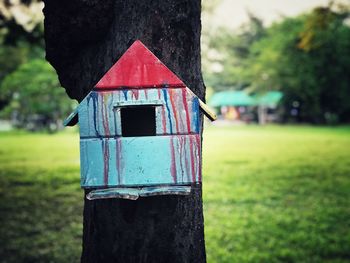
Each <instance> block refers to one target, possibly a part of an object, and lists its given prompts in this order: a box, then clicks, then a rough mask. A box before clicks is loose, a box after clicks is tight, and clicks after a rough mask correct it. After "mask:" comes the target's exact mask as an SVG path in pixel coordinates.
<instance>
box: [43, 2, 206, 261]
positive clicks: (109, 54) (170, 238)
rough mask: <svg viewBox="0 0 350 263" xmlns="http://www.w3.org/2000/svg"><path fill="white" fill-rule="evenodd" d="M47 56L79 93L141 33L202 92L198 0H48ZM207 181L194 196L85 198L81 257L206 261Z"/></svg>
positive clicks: (68, 88)
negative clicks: (204, 195) (204, 203)
mask: <svg viewBox="0 0 350 263" xmlns="http://www.w3.org/2000/svg"><path fill="white" fill-rule="evenodd" d="M44 2H45V8H44V14H45V41H46V52H47V53H46V58H47V60H48V61H49V62H50V63H51V64H52V65H53V66H54V68H55V69H56V70H57V73H58V76H59V79H60V82H61V84H62V86H63V87H64V88H65V89H66V91H67V93H68V95H69V96H70V97H71V98H73V99H77V100H78V101H81V100H82V99H83V98H84V97H85V96H86V94H87V93H88V92H89V91H90V90H91V89H92V88H93V87H94V85H95V84H96V83H97V81H98V80H99V79H100V78H101V77H102V76H103V75H104V73H105V72H106V71H107V70H108V69H109V68H110V67H111V66H112V65H113V64H114V63H115V62H116V61H117V60H118V59H119V57H120V56H121V55H122V54H123V53H124V52H125V50H126V49H127V48H128V47H129V46H130V45H131V44H132V43H133V42H134V41H135V40H136V39H140V40H141V41H142V42H143V43H144V44H145V45H146V46H147V47H148V48H149V49H150V50H151V51H152V52H153V53H154V54H155V55H156V56H157V57H158V58H159V59H160V60H161V61H162V62H163V63H164V64H165V65H166V66H168V67H169V68H170V69H171V70H172V71H173V72H174V73H175V74H176V75H178V76H179V77H180V78H181V79H182V80H183V81H184V83H185V84H186V85H187V86H188V87H189V88H190V89H192V91H194V93H196V94H197V95H198V96H199V98H201V99H203V98H204V93H205V88H204V85H203V80H202V75H201V64H200V31H201V24H200V12H201V4H200V0H188V1H179V0H163V1H162V0H158V1H148V0H128V1H123V0H104V1H98V0H60V1H53V0H44ZM203 227H204V226H203V209H202V187H201V185H196V186H193V189H192V192H191V194H190V195H189V196H156V197H145V198H140V199H138V200H137V201H128V200H120V199H109V200H95V201H88V200H86V199H85V205H84V230H83V252H82V256H81V262H94V263H96V262H205V261H206V257H205V246H204V231H203Z"/></svg>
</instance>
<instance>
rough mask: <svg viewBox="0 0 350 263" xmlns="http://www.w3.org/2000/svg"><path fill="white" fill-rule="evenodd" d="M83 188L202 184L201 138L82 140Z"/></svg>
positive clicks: (165, 137)
mask: <svg viewBox="0 0 350 263" xmlns="http://www.w3.org/2000/svg"><path fill="white" fill-rule="evenodd" d="M80 145H81V148H80V152H81V185H82V187H106V186H110V187H112V186H151V185H162V184H167V185H169V184H172V185H175V184H180V185H183V184H191V183H196V182H201V168H200V154H201V150H200V147H201V145H200V137H199V135H176V136H149V137H124V138H117V139H113V138H109V139H82V140H81V143H80Z"/></svg>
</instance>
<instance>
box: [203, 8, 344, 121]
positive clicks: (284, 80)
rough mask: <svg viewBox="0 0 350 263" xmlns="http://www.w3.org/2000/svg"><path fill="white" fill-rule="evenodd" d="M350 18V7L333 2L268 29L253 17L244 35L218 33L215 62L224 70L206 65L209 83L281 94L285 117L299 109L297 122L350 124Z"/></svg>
mask: <svg viewBox="0 0 350 263" xmlns="http://www.w3.org/2000/svg"><path fill="white" fill-rule="evenodd" d="M349 19H350V18H349V7H346V6H343V7H342V8H336V7H335V6H332V4H330V6H328V7H319V8H315V9H314V10H313V11H312V12H310V13H307V14H303V15H300V16H297V17H293V18H284V19H283V20H282V21H280V22H277V23H275V24H273V25H271V26H269V27H268V28H264V27H263V24H262V22H261V20H259V19H258V18H256V17H255V16H254V15H250V23H249V24H248V25H247V26H246V27H242V28H241V30H240V32H238V33H231V32H227V31H225V30H220V31H219V33H217V35H216V36H214V37H213V38H212V42H211V48H213V49H214V50H216V51H217V52H218V53H219V55H217V56H216V57H217V59H216V61H215V60H214V61H212V62H213V63H214V65H215V63H220V64H221V66H222V68H221V70H219V71H217V72H210V71H208V67H204V69H205V70H206V71H207V74H206V76H207V79H206V80H207V81H208V82H209V83H210V85H211V86H213V87H214V88H215V89H216V90H221V89H227V87H234V88H235V89H242V88H246V87H248V88H249V90H250V91H266V90H281V91H283V93H284V94H285V96H284V108H285V110H286V113H287V114H286V116H288V113H289V112H290V111H292V110H294V111H297V114H296V115H297V120H298V121H302V122H312V123H325V122H326V123H337V122H347V121H350V117H349V116H350V103H349V101H350V89H349V87H350V75H349V74H348V72H350V54H349V50H350V26H349V23H348V21H349ZM286 120H287V119H286Z"/></svg>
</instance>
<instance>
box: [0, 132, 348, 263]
mask: <svg viewBox="0 0 350 263" xmlns="http://www.w3.org/2000/svg"><path fill="white" fill-rule="evenodd" d="M78 147H79V140H78V135H77V134H75V133H72V132H68V133H62V134H57V135H45V134H35V135H33V134H26V133H22V132H17V133H0V262H26V263H30V262H79V256H80V250H81V234H82V224H81V222H82V217H81V216H82V204H83V203H82V200H83V192H82V191H81V190H80V186H79V148H78ZM203 165H204V166H203V168H204V171H203V172H204V185H203V191H204V193H203V199H204V216H205V238H206V248H207V256H208V262H349V261H350V127H339V128H321V127H318V128H315V127H293V126H289V127H288V126H286V127H281V126H267V127H257V126H245V127H227V128H218V127H209V128H207V129H206V132H205V134H204V161H203Z"/></svg>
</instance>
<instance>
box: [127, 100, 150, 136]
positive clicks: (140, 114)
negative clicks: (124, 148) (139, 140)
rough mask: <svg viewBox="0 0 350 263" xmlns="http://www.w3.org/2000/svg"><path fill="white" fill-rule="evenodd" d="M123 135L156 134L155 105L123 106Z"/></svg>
mask: <svg viewBox="0 0 350 263" xmlns="http://www.w3.org/2000/svg"><path fill="white" fill-rule="evenodd" d="M121 126H122V136H123V137H135V136H155V135H156V110H155V107H154V106H135V107H125V108H121Z"/></svg>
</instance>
